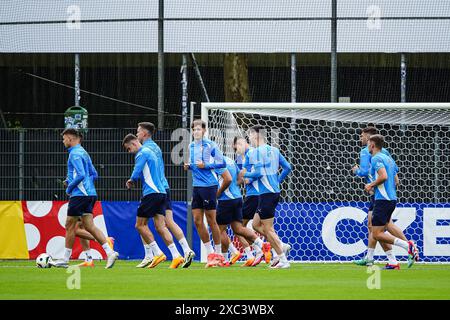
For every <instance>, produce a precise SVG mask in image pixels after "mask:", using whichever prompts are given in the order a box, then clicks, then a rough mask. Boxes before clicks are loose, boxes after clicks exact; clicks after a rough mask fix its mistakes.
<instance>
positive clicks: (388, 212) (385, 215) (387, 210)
mask: <svg viewBox="0 0 450 320" xmlns="http://www.w3.org/2000/svg"><path fill="white" fill-rule="evenodd" d="M396 204H397V201H396V200H392V201H390V200H375V204H374V206H373V212H372V226H374V227H382V226H384V225H386V223H388V222H389V220H391V216H392V213H393V212H394V210H395V206H396Z"/></svg>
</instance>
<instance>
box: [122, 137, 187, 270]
mask: <svg viewBox="0 0 450 320" xmlns="http://www.w3.org/2000/svg"><path fill="white" fill-rule="evenodd" d="M122 144H123V147H124V148H125V150H127V151H128V152H130V153H133V154H135V161H136V164H135V166H134V170H133V173H132V174H131V177H130V179H129V180H128V181H127V182H126V187H127V188H128V189H130V188H132V186H133V185H134V184H135V183H136V182H137V181H138V180H141V182H142V193H143V196H142V199H141V203H140V205H139V208H138V211H137V219H136V229H137V230H138V232H139V234H140V235H141V238H142V239H143V241H144V243H145V248H146V249H147V248H148V249H150V247H152V244H156V242H155V239H154V237H153V234H152V233H151V231H150V229H149V228H148V220H149V219H150V218H153V222H154V224H155V229H156V231H157V232H158V234H159V235H160V236H161V237H162V239H163V240H164V243H165V244H166V245H167V247H168V248H169V250H170V253H171V254H172V263H171V264H170V266H169V268H170V269H176V268H178V267H179V266H180V265H181V264H182V263H183V262H184V259H183V257H182V256H181V255H180V253H179V252H178V249H177V247H176V246H175V244H174V243H173V238H172V235H171V234H170V232H169V230H168V229H167V227H166V222H165V219H164V216H165V214H166V207H165V204H166V190H165V188H164V186H163V184H162V179H161V176H160V175H161V172H160V167H159V164H158V159H157V157H156V155H155V153H154V152H153V151H152V150H150V149H149V148H147V147H144V146H142V144H141V143H140V142H139V140H138V138H137V137H136V136H135V135H133V134H131V133H130V134H128V135H126V136H125V138H124V139H123V142H122ZM153 246H154V245H153ZM158 249H159V248H158ZM146 251H147V250H146ZM146 256H147V252H146ZM166 259H167V258H166V255H165V254H164V253H163V252H162V251H161V250H159V252H158V251H156V255H155V256H154V257H153V260H152V262H151V263H150V265H149V266H148V268H154V267H156V266H157V265H158V264H159V263H161V262H163V261H165V260H166Z"/></svg>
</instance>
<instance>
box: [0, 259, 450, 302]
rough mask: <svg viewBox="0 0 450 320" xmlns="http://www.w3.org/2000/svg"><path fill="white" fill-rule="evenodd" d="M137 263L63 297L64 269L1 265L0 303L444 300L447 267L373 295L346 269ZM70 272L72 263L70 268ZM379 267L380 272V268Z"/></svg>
mask: <svg viewBox="0 0 450 320" xmlns="http://www.w3.org/2000/svg"><path fill="white" fill-rule="evenodd" d="M137 263H138V261H118V262H117V263H116V265H115V266H114V268H113V269H110V270H105V269H104V268H103V267H104V266H105V261H101V262H96V267H95V268H92V269H81V278H80V279H81V281H80V284H81V288H80V289H79V290H77V289H72V290H69V289H67V286H66V282H67V279H68V277H69V276H71V274H68V273H66V272H67V270H66V269H55V268H51V269H38V268H37V267H35V265H34V261H0V299H2V300H4V299H70V300H72V299H80V300H82V299H152V300H156V299H164V300H177V299H183V300H195V299H220V300H222V299H224V300H228V299H250V300H254V299H255V300H256V299H270V300H272V299H288V300H297V299H450V265H431V264H416V265H414V266H413V267H412V268H411V269H407V268H406V265H405V264H402V269H401V270H400V271H397V270H381V272H380V284H381V288H380V289H372V290H370V289H368V288H367V280H368V278H369V277H370V276H372V275H373V274H369V273H367V269H366V268H365V267H358V266H355V265H351V264H294V263H293V264H291V268H290V269H285V270H270V269H268V268H267V266H266V265H265V264H261V265H259V266H257V267H255V268H242V267H240V265H239V264H237V265H234V266H231V267H229V268H210V269H205V268H204V264H200V263H193V264H192V265H191V267H190V268H188V269H176V270H171V269H168V266H169V263H168V262H165V263H162V264H160V265H159V266H158V267H157V268H155V269H137V268H135V265H136V264H137ZM71 264H73V265H74V264H76V262H71ZM380 267H381V265H380Z"/></svg>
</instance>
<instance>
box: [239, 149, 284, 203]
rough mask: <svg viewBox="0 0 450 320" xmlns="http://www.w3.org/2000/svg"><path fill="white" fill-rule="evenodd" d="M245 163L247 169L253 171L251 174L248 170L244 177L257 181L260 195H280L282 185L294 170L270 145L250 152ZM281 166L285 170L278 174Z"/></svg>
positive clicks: (278, 151)
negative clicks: (249, 167)
mask: <svg viewBox="0 0 450 320" xmlns="http://www.w3.org/2000/svg"><path fill="white" fill-rule="evenodd" d="M245 163H246V164H245V165H246V167H247V166H251V171H250V172H249V171H248V169H247V172H246V173H245V175H244V177H245V178H251V179H254V180H257V182H258V188H259V192H258V194H260V195H261V194H265V193H279V192H280V183H281V182H282V181H283V180H284V178H286V176H287V175H288V174H289V173H290V172H291V170H292V168H291V165H290V164H289V163H288V162H287V160H286V158H285V157H284V156H283V155H282V154H281V153H280V150H278V148H275V147H272V146H269V145H268V144H264V145H261V146H259V147H257V148H255V149H253V150H250V151H249V152H248V154H247V156H246V160H245ZM280 166H281V168H282V169H283V170H282V171H281V173H280V174H278V170H279V168H280Z"/></svg>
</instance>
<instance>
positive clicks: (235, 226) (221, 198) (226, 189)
mask: <svg viewBox="0 0 450 320" xmlns="http://www.w3.org/2000/svg"><path fill="white" fill-rule="evenodd" d="M224 159H225V162H226V168H223V169H216V173H217V174H218V175H219V190H218V191H217V200H218V205H217V223H218V224H219V228H220V231H221V232H222V237H221V238H222V252H227V251H228V247H229V244H230V239H229V238H228V236H227V235H226V229H227V227H228V225H230V226H231V229H232V230H233V232H234V234H235V235H236V236H240V237H242V238H244V239H245V240H246V243H247V246H248V243H251V244H253V245H254V247H255V250H256V253H257V257H259V258H258V259H256V260H255V259H251V260H247V263H245V264H244V265H243V266H250V265H251V266H256V265H257V264H259V263H260V262H261V257H262V256H263V253H262V247H263V241H262V240H261V239H260V238H259V237H258V236H257V235H256V234H255V233H254V232H253V231H251V230H250V229H248V228H246V227H244V226H243V225H242V195H241V189H240V188H239V185H238V184H237V176H238V173H239V169H238V167H237V165H236V163H235V162H234V161H233V160H231V159H230V158H228V157H224ZM224 233H225V237H224V236H223V234H224ZM247 241H248V242H247ZM235 257H236V256H235ZM236 260H237V259H235V260H234V261H233V259H232V261H231V262H232V263H235V262H236Z"/></svg>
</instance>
